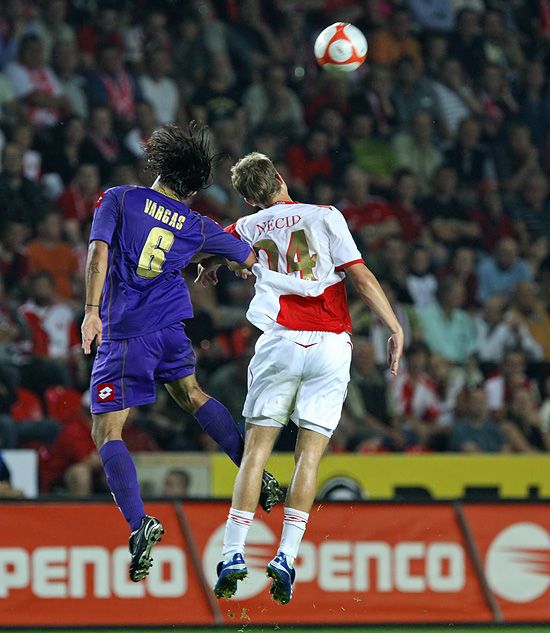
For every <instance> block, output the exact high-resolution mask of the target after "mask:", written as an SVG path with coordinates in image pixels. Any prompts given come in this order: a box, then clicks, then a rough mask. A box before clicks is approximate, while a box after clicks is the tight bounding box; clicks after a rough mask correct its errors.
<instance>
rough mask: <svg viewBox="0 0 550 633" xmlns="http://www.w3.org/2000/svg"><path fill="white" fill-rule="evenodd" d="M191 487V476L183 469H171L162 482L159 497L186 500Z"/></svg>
mask: <svg viewBox="0 0 550 633" xmlns="http://www.w3.org/2000/svg"><path fill="white" fill-rule="evenodd" d="M190 486H191V476H190V475H189V472H188V471H187V470H183V468H171V469H170V470H169V471H168V472H167V473H166V475H164V481H163V482H162V492H161V496H162V497H166V498H168V499H187V497H188V496H189V488H190Z"/></svg>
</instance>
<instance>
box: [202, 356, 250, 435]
mask: <svg viewBox="0 0 550 633" xmlns="http://www.w3.org/2000/svg"><path fill="white" fill-rule="evenodd" d="M251 357H252V354H250V355H248V354H245V355H243V356H241V357H239V358H236V359H235V360H232V361H230V362H229V363H224V364H223V365H222V366H221V367H219V368H218V369H216V370H214V371H213V372H212V374H211V375H210V381H209V383H208V384H209V387H210V391H211V392H212V394H213V395H214V396H215V397H216V398H218V399H219V400H220V402H223V403H224V404H225V406H226V407H227V408H228V409H229V411H230V412H231V415H232V416H233V419H234V420H236V421H237V422H238V423H241V422H242V420H243V416H242V409H243V402H244V401H245V398H246V391H247V375H248V374H247V371H248V363H249V361H250V358H251ZM243 430H244V429H243Z"/></svg>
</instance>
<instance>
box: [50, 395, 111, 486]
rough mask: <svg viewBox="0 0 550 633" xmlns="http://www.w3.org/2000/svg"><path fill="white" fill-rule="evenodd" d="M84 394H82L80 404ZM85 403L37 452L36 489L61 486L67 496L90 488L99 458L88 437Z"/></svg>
mask: <svg viewBox="0 0 550 633" xmlns="http://www.w3.org/2000/svg"><path fill="white" fill-rule="evenodd" d="M84 403H85V397H83V404H84ZM91 430H92V424H91V419H90V414H89V412H88V406H85V405H84V406H83V407H82V411H81V412H80V413H79V415H76V416H71V418H70V420H67V421H66V422H64V424H63V426H62V428H61V431H60V432H59V435H58V436H57V438H56V440H55V442H54V443H53V444H52V445H51V446H49V447H47V448H46V447H45V448H43V449H42V450H41V452H40V491H41V492H42V493H49V492H52V488H54V487H59V486H62V487H64V488H66V490H67V492H68V494H69V495H71V496H75V497H86V496H88V495H90V494H92V492H93V491H94V479H95V478H96V477H97V476H98V475H99V474H100V473H101V471H102V468H101V460H100V459H99V455H98V453H97V451H96V448H95V445H94V442H93V440H92V434H91Z"/></svg>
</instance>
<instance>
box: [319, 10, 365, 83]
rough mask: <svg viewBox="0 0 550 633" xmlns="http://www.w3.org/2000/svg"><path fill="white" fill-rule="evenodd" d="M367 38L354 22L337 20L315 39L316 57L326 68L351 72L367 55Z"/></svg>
mask: <svg viewBox="0 0 550 633" xmlns="http://www.w3.org/2000/svg"><path fill="white" fill-rule="evenodd" d="M367 48H368V44H367V38H366V37H365V36H364V35H363V33H361V31H360V30H359V29H358V28H357V27H356V26H353V24H348V23H347V22H335V23H334V24H331V25H330V26H327V28H326V29H325V30H324V31H321V33H319V36H318V37H317V39H316V40H315V49H314V51H315V57H316V58H317V61H318V62H319V65H320V66H322V67H323V68H325V69H326V70H334V71H337V72H343V73H349V72H351V71H352V70H357V68H359V66H361V64H362V63H363V62H364V61H365V58H366V56H367Z"/></svg>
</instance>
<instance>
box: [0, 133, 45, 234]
mask: <svg viewBox="0 0 550 633" xmlns="http://www.w3.org/2000/svg"><path fill="white" fill-rule="evenodd" d="M23 155H24V152H23V149H22V148H21V147H19V145H16V144H15V143H8V144H7V145H6V146H5V147H4V151H3V152H2V173H0V209H2V213H1V214H0V227H1V226H2V225H5V224H6V223H7V222H10V221H16V222H21V223H23V224H25V225H26V226H27V227H28V228H29V229H32V228H35V227H36V225H37V223H38V222H39V221H40V219H41V218H42V217H43V215H44V207H45V205H46V203H45V199H44V195H43V194H42V191H41V189H40V187H39V186H38V185H36V184H35V183H34V182H32V181H31V180H29V179H28V178H25V176H24V174H23Z"/></svg>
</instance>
